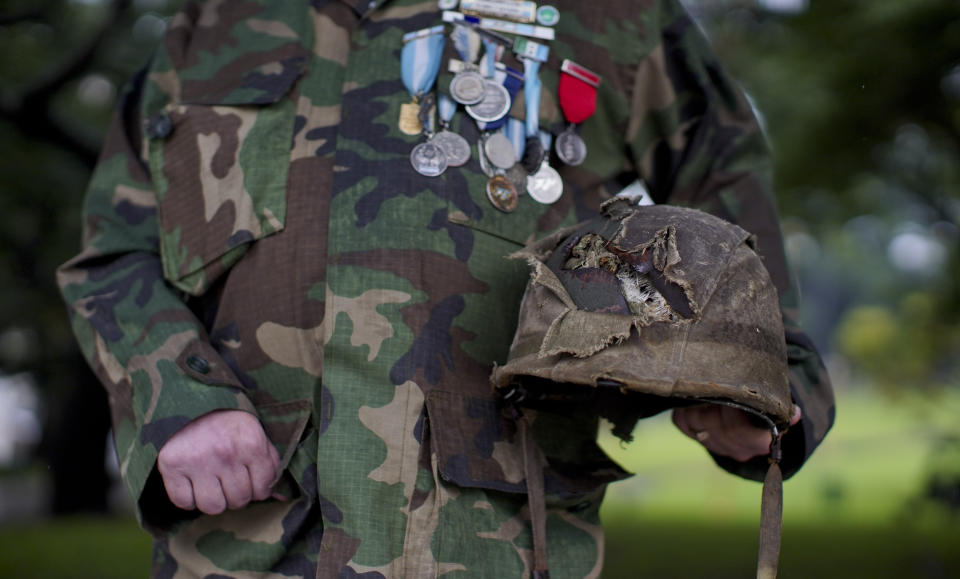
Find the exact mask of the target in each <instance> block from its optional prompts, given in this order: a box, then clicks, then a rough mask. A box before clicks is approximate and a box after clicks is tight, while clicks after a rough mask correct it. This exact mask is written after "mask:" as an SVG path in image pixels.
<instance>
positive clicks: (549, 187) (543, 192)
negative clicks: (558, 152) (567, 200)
mask: <svg viewBox="0 0 960 579" xmlns="http://www.w3.org/2000/svg"><path fill="white" fill-rule="evenodd" d="M527 194H528V195H530V198H531V199H533V200H534V201H536V202H538V203H543V204H544V205H550V204H552V203H556V202H557V200H559V199H560V197H561V196H562V195H563V179H561V178H560V174H559V173H557V170H556V169H554V168H553V167H551V166H550V165H549V163H547V161H546V159H544V161H543V163H541V165H540V168H539V169H538V170H537V172H536V173H534V174H533V175H530V176H528V177H527Z"/></svg>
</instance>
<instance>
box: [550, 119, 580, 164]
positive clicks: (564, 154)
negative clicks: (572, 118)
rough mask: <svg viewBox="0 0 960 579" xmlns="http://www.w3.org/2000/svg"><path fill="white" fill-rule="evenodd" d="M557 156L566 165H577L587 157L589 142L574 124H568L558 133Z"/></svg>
mask: <svg viewBox="0 0 960 579" xmlns="http://www.w3.org/2000/svg"><path fill="white" fill-rule="evenodd" d="M556 149H557V157H559V158H560V160H561V161H563V162H564V164H566V165H570V166H572V167H575V166H577V165H579V164H580V163H583V161H584V159H586V158H587V144H586V143H585V142H583V138H582V137H580V135H578V134H577V132H576V129H575V128H574V125H570V126H568V127H567V128H566V129H564V130H563V132H561V133H560V134H559V135H557V143H556Z"/></svg>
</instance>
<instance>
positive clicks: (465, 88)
mask: <svg viewBox="0 0 960 579" xmlns="http://www.w3.org/2000/svg"><path fill="white" fill-rule="evenodd" d="M486 83H487V79H485V78H484V77H483V75H482V74H480V73H479V72H477V71H475V70H465V71H461V72H458V73H457V74H456V75H455V76H454V77H453V80H451V81H450V97H451V98H452V99H453V100H455V101H457V102H458V103H460V104H462V105H475V104H477V103H479V102H480V101H482V100H483V97H484V94H485V90H486V86H485V85H486Z"/></svg>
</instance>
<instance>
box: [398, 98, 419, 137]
mask: <svg viewBox="0 0 960 579" xmlns="http://www.w3.org/2000/svg"><path fill="white" fill-rule="evenodd" d="M397 126H398V128H399V129H400V132H401V133H403V134H405V135H419V134H420V133H422V132H423V125H422V124H420V103H419V102H417V99H414V100H413V102H409V103H404V104H402V105H400V122H399V123H398V124H397Z"/></svg>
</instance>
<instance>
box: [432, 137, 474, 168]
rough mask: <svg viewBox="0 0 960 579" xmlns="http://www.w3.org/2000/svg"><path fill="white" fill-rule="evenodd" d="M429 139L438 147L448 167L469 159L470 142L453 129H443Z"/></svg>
mask: <svg viewBox="0 0 960 579" xmlns="http://www.w3.org/2000/svg"><path fill="white" fill-rule="evenodd" d="M430 141H431V142H432V143H433V144H435V145H436V146H438V147H440V150H442V151H443V154H444V156H445V157H446V159H447V165H448V166H450V167H459V166H461V165H463V164H465V163H466V162H467V161H469V160H470V143H468V142H467V140H466V139H464V138H463V137H461V136H460V135H458V134H457V133H454V132H453V131H448V130H446V129H444V130H442V131H440V132H439V133H437V134H436V135H434V136H433V138H432V139H431V140H430Z"/></svg>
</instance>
